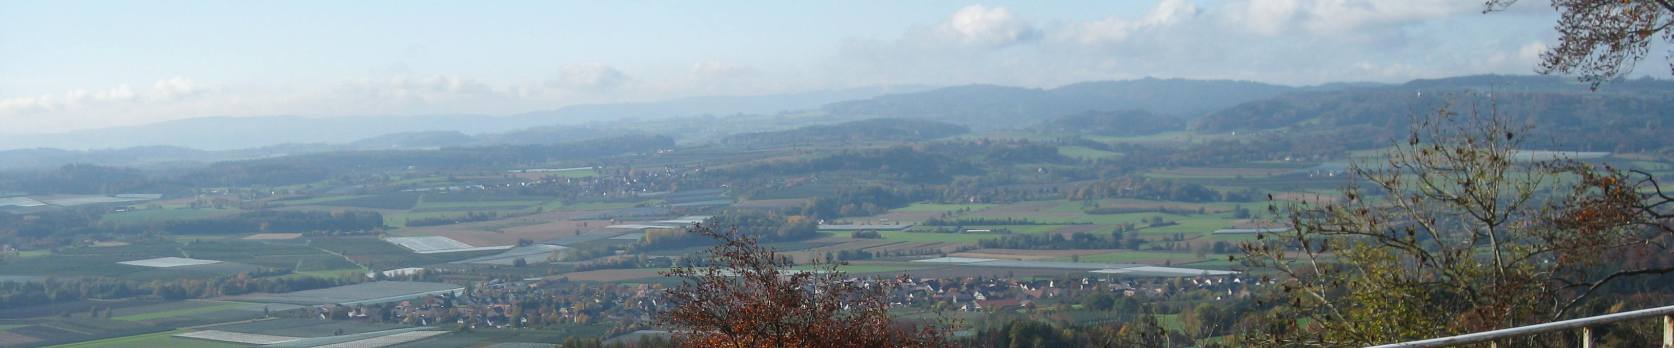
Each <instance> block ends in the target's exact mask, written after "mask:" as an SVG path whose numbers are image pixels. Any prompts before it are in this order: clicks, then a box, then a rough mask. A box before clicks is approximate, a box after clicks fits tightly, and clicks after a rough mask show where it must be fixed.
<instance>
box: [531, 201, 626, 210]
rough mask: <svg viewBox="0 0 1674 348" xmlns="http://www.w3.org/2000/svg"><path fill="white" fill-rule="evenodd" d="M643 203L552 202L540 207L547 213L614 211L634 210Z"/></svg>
mask: <svg viewBox="0 0 1674 348" xmlns="http://www.w3.org/2000/svg"><path fill="white" fill-rule="evenodd" d="M639 203H641V202H583V203H574V204H564V202H563V201H560V200H552V201H548V202H546V203H543V204H541V205H540V207H541V208H544V209H546V211H582V210H614V209H625V208H633V207H634V206H636V205H639Z"/></svg>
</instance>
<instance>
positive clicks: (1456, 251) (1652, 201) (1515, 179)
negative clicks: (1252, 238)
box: [1244, 103, 1674, 346]
mask: <svg viewBox="0 0 1674 348" xmlns="http://www.w3.org/2000/svg"><path fill="white" fill-rule="evenodd" d="M1415 124H1416V126H1415V127H1414V128H1415V129H1414V130H1413V132H1412V134H1411V136H1410V138H1409V140H1408V141H1406V142H1403V143H1402V144H1398V145H1396V146H1395V147H1394V148H1393V149H1392V150H1389V151H1387V153H1386V154H1385V157H1384V159H1383V160H1382V161H1379V162H1373V163H1357V164H1356V165H1354V166H1352V169H1351V172H1352V174H1353V175H1352V176H1353V177H1354V178H1356V179H1357V180H1360V181H1361V183H1359V184H1356V185H1350V186H1348V187H1345V188H1344V190H1343V193H1342V197H1341V199H1338V200H1322V201H1316V203H1295V204H1290V205H1288V206H1285V207H1283V210H1284V212H1283V213H1284V214H1283V215H1285V216H1287V218H1286V219H1285V221H1283V222H1282V223H1285V224H1288V225H1289V226H1291V227H1292V228H1291V229H1290V230H1289V231H1288V232H1284V233H1279V234H1273V235H1267V236H1263V237H1262V238H1260V239H1259V240H1258V241H1256V242H1252V243H1248V244H1246V245H1245V250H1246V254H1247V255H1246V258H1245V260H1244V261H1245V263H1246V264H1247V265H1248V266H1252V268H1255V269H1260V270H1265V271H1266V272H1269V274H1272V275H1273V278H1272V279H1271V280H1272V281H1274V282H1275V285H1276V286H1275V287H1272V288H1271V289H1274V290H1273V293H1271V294H1268V296H1266V297H1265V298H1264V299H1263V301H1264V302H1265V303H1266V304H1267V305H1268V306H1269V307H1271V308H1272V310H1271V311H1270V312H1269V313H1267V315H1268V318H1267V320H1265V322H1266V326H1265V327H1261V328H1260V329H1257V330H1253V331H1251V332H1248V333H1247V336H1248V337H1246V339H1247V343H1249V344H1252V345H1257V344H1259V345H1277V346H1364V345H1371V344H1380V343H1390V342H1399V341H1408V340H1416V339H1424V338H1433V337H1440V336H1447V335H1452V334H1462V333H1469V332H1478V331H1486V330H1493V329H1502V328H1509V327H1516V326H1521V325H1529V324H1535V323H1540V322H1547V321H1552V320H1558V319H1563V318H1566V316H1569V315H1571V314H1574V313H1573V312H1572V309H1574V308H1576V306H1578V305H1579V304H1582V303H1584V301H1585V300H1586V299H1588V298H1589V296H1590V295H1591V294H1593V293H1594V292H1595V291H1597V289H1599V288H1600V286H1602V285H1604V284H1607V283H1609V282H1611V281H1614V280H1621V279H1624V277H1631V276H1635V275H1648V274H1660V273H1668V272H1674V268H1671V267H1669V266H1670V265H1660V264H1641V265H1630V264H1623V263H1621V262H1618V261H1619V259H1618V258H1617V256H1620V255H1624V254H1626V253H1646V252H1666V250H1663V249H1661V245H1662V244H1661V243H1657V242H1658V240H1659V239H1666V238H1667V236H1668V232H1669V230H1668V229H1667V224H1666V221H1667V218H1668V216H1666V215H1663V214H1661V213H1659V212H1660V211H1661V206H1662V205H1663V204H1664V203H1666V202H1668V200H1667V199H1666V198H1663V197H1659V196H1658V195H1657V194H1645V193H1642V192H1660V190H1654V189H1652V190H1641V188H1642V187H1644V185H1646V184H1647V183H1649V184H1650V185H1654V183H1655V181H1654V180H1652V181H1647V180H1644V179H1649V178H1648V177H1647V178H1643V179H1641V180H1634V175H1633V174H1632V173H1623V172H1619V171H1616V170H1613V169H1611V168H1608V167H1597V166H1594V165H1589V164H1584V163H1580V162H1576V161H1572V160H1567V159H1564V158H1562V157H1563V156H1562V155H1556V154H1552V153H1542V152H1530V151H1525V150H1522V146H1523V145H1524V142H1523V140H1522V138H1520V137H1519V136H1518V135H1519V134H1522V132H1521V130H1522V129H1521V128H1519V127H1516V126H1513V124H1514V123H1513V122H1511V121H1510V120H1509V119H1508V118H1506V117H1505V116H1503V115H1500V114H1499V113H1498V112H1496V111H1495V109H1494V107H1493V106H1492V105H1491V103H1490V105H1488V106H1483V107H1470V108H1467V109H1466V110H1463V112H1459V111H1455V109H1453V108H1444V109H1442V110H1439V111H1437V112H1435V113H1433V114H1428V115H1424V116H1421V117H1418V118H1417V120H1416V122H1415ZM1272 209H1274V210H1275V211H1276V212H1278V210H1279V209H1280V208H1279V207H1278V206H1275V207H1274V208H1272ZM1593 314H1598V313H1588V314H1586V315H1593ZM1541 342H1546V341H1540V339H1539V338H1526V341H1519V342H1515V343H1514V344H1513V345H1514V346H1530V345H1538V344H1541ZM1552 342H1567V341H1563V340H1556V341H1552ZM1508 343H1510V342H1508Z"/></svg>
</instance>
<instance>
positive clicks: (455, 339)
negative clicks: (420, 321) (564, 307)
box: [397, 324, 609, 348]
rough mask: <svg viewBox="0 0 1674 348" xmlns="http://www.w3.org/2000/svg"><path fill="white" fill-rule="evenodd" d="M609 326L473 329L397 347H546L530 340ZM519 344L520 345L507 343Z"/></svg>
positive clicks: (591, 333) (596, 333)
mask: <svg viewBox="0 0 1674 348" xmlns="http://www.w3.org/2000/svg"><path fill="white" fill-rule="evenodd" d="M607 329H609V326H608V325H606V324H591V325H565V326H563V327H562V328H561V329H538V330H537V329H515V330H513V329H477V330H471V331H468V332H453V333H449V334H446V335H441V336H437V337H433V338H430V339H427V340H423V341H418V342H411V343H406V344H401V345H399V346H397V347H401V348H453V347H499V346H496V345H494V344H497V343H517V342H530V343H532V345H530V346H529V347H544V346H550V345H552V343H533V342H563V341H564V339H565V338H568V337H571V336H581V337H603V336H604V335H605V334H606V330H607ZM507 347H520V346H507Z"/></svg>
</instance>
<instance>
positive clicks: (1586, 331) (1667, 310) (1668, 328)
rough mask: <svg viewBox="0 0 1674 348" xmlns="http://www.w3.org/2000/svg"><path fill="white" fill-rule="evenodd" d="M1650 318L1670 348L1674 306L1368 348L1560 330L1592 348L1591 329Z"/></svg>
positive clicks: (1408, 347) (1493, 340) (1492, 340)
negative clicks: (1573, 333)
mask: <svg viewBox="0 0 1674 348" xmlns="http://www.w3.org/2000/svg"><path fill="white" fill-rule="evenodd" d="M1653 317H1662V346H1661V347H1663V348H1674V306H1667V307H1657V308H1650V309H1641V310H1637V311H1631V312H1621V313H1616V314H1605V315H1600V316H1592V317H1586V318H1578V319H1570V320H1564V321H1554V322H1550V323H1545V324H1535V325H1529V326H1519V327H1514V328H1509V329H1499V330H1494V331H1483V332H1477V333H1469V334H1464V335H1458V336H1452V337H1442V338H1432V339H1427V340H1420V341H1411V342H1401V343H1392V344H1385V345H1381V346H1372V348H1420V347H1451V346H1457V345H1465V344H1472V343H1484V342H1486V343H1488V344H1489V345H1490V346H1498V345H1499V344H1498V342H1499V341H1502V340H1505V339H1509V338H1515V337H1523V336H1528V335H1534V334H1542V333H1548V332H1555V331H1562V330H1570V329H1581V347H1583V348H1592V347H1593V330H1592V327H1595V326H1598V325H1602V324H1610V323H1616V322H1622V321H1628V320H1635V319H1645V318H1653Z"/></svg>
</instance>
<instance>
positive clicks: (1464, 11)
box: [0, 0, 1666, 134]
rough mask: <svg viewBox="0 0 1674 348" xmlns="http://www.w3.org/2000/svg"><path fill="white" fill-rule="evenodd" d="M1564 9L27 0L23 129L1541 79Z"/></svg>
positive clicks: (4, 94) (19, 93)
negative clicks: (873, 94)
mask: <svg viewBox="0 0 1674 348" xmlns="http://www.w3.org/2000/svg"><path fill="white" fill-rule="evenodd" d="M1554 18H1555V14H1554V13H1553V12H1552V10H1551V9H1550V8H1549V7H1548V6H1547V4H1545V3H1539V2H1525V3H1522V4H1519V5H1517V6H1515V7H1513V8H1511V9H1510V10H1508V11H1505V12H1498V13H1493V14H1482V13H1481V8H1480V4H1478V3H1475V2H1468V1H1464V2H1461V1H1407V2H1367V1H1249V2H1243V1H1210V0H1204V1H1189V0H1164V1H1155V2H1151V1H1145V2H1120V3H1094V2H1084V3H1054V4H1043V3H1032V2H984V3H971V2H953V1H934V2H915V3H907V4H885V3H862V4H849V3H835V2H827V3H798V4H742V3H702V4H698V3H693V4H616V3H519V4H506V5H503V6H497V7H487V6H475V5H471V4H447V3H406V2H403V3H351V4H343V3H328V2H284V3H239V4H227V3H214V2H187V3H174V4H169V5H167V6H160V5H154V4H137V3H136V4H103V3H97V4H96V3H81V2H8V3H5V4H0V52H7V53H5V54H4V55H5V58H3V59H0V61H3V62H4V63H0V76H6V77H7V78H6V79H0V122H4V123H5V124H6V125H7V126H6V127H4V128H5V129H4V130H0V133H10V134H18V133H50V132H62V131H70V130H78V129H92V128H108V127H120V126H131V125H140V124H148V123H155V122H159V121H166V120H173V119H183V118H196V117H206V116H266V115H297V116H305V117H334V116H354V115H434V114H489V115H504V114H514V113H520V112H528V111H537V110H551V109H558V108H561V107H564V106H570V105H580V104H599V103H616V102H647V101H661V100H669V99H676V98H682V97H697V96H715V95H773V94H781V93H798V92H810V91H825V90H840V89H846V88H863V87H876V86H891V85H926V86H953V85H964V84H973V83H981V84H997V85H1007V86H1023V87H1036V88H1040V87H1054V86H1059V85H1064V84H1070V83H1076V82H1083V81H1097V80H1126V79H1137V78H1144V77H1156V78H1190V79H1228V80H1247V81H1257V82H1264V83H1272V84H1281V85H1293V86H1294V85H1315V84H1321V83H1331V82H1385V83H1393V82H1404V81H1407V80H1412V79H1419V78H1438V77H1448V76H1459V75H1472V74H1518V75H1522V74H1530V73H1532V72H1533V67H1534V63H1535V59H1536V58H1537V57H1536V56H1537V54H1538V52H1540V50H1542V49H1544V48H1545V47H1547V46H1549V45H1551V44H1552V43H1553V42H1555V39H1554V38H1555V34H1554V33H1553V30H1552V29H1551V23H1552V21H1553V19H1554ZM1642 70H1644V71H1645V72H1649V73H1651V74H1652V76H1659V77H1660V76H1664V75H1666V72H1665V71H1663V70H1661V69H1642Z"/></svg>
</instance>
